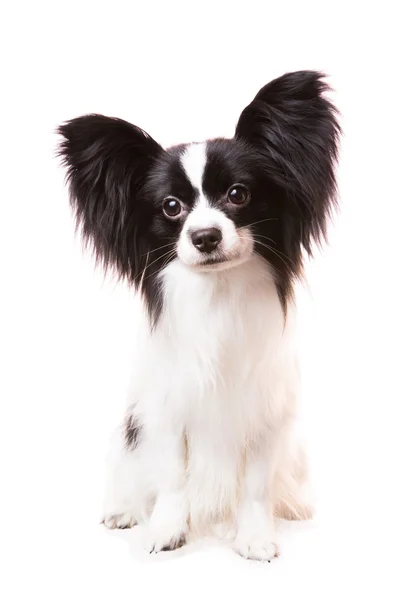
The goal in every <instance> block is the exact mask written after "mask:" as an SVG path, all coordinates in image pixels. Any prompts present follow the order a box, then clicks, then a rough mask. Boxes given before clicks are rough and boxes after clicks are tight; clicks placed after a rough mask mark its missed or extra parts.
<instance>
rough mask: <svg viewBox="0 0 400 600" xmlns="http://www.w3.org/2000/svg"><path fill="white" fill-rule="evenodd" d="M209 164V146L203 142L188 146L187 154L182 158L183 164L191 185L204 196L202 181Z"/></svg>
mask: <svg viewBox="0 0 400 600" xmlns="http://www.w3.org/2000/svg"><path fill="white" fill-rule="evenodd" d="M206 162H207V144H206V142H201V143H199V144H190V145H189V146H187V148H186V150H185V153H184V154H183V155H182V156H181V163H182V166H183V168H184V169H185V173H186V175H187V176H188V179H189V181H190V183H191V184H192V185H193V187H195V188H197V189H198V190H199V193H200V196H201V195H202V188H203V185H202V181H203V175H204V169H205V167H206Z"/></svg>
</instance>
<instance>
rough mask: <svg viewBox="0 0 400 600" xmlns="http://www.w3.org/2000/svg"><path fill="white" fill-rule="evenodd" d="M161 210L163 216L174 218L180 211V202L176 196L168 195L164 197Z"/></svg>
mask: <svg viewBox="0 0 400 600" xmlns="http://www.w3.org/2000/svg"><path fill="white" fill-rule="evenodd" d="M163 211H164V214H165V216H166V217H168V218H169V219H176V218H177V217H179V215H180V214H181V212H182V204H181V203H180V202H179V200H178V199H177V198H174V197H173V196H168V198H165V200H164V204H163Z"/></svg>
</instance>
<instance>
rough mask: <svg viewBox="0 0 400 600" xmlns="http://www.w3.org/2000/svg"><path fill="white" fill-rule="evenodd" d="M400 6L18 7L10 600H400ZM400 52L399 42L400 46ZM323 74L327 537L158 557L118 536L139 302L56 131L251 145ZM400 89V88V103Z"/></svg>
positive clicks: (4, 413)
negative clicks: (336, 140) (85, 224)
mask: <svg viewBox="0 0 400 600" xmlns="http://www.w3.org/2000/svg"><path fill="white" fill-rule="evenodd" d="M394 6H395V2H392V3H389V2H384V1H381V2H379V3H370V2H366V1H365V2H360V3H359V4H358V3H356V2H350V1H349V2H346V3H343V4H342V5H341V4H340V3H339V4H338V3H332V2H330V3H327V2H322V1H321V0H320V1H319V2H315V3H310V2H300V1H299V2H293V4H289V3H286V2H280V3H279V2H266V1H264V2H258V3H255V2H252V1H246V2H243V3H240V2H239V3H236V4H235V3H234V2H233V1H231V2H217V1H216V0H215V1H214V2H212V3H210V4H209V5H208V4H207V2H189V1H187V2H186V3H182V4H181V5H178V4H177V3H176V2H171V1H166V2H158V3H156V2H147V3H145V2H139V1H137V2H129V3H125V4H123V3H120V2H107V3H103V2H100V1H97V2H84V1H83V2H79V3H78V2H52V3H50V2H49V3H48V4H46V3H44V2H19V3H18V2H15V3H11V2H9V3H8V7H7V8H5V9H3V11H2V12H3V15H2V18H1V22H2V29H3V31H2V35H1V44H2V52H1V62H2V68H1V75H0V76H1V83H2V85H1V89H2V91H1V96H0V103H1V105H2V122H1V127H0V145H1V155H2V157H1V175H0V176H1V187H0V192H1V213H0V215H1V218H0V228H1V232H0V243H1V252H0V257H1V285H2V291H1V300H0V301H1V320H2V323H1V343H2V351H3V352H4V356H3V358H2V360H1V367H2V374H1V385H2V394H1V404H0V410H1V415H0V429H1V431H0V444H1V453H0V457H1V463H2V464H1V473H0V482H1V492H0V494H1V495H0V503H1V513H2V514H1V530H0V545H1V553H2V554H3V556H2V558H1V562H0V565H1V567H0V569H1V571H2V575H1V578H0V586H1V587H3V586H4V590H3V591H2V592H1V597H2V598H4V599H5V600H8V599H14V598H24V599H25V598H31V597H36V595H37V596H38V597H40V598H42V599H43V600H47V599H57V600H62V599H64V598H66V599H67V598H68V599H70V598H74V599H77V600H80V599H85V600H86V599H91V598H95V599H99V600H101V599H103V598H112V599H115V600H119V599H123V598H134V597H135V598H138V597H142V598H149V599H152V598H158V597H163V598H165V597H166V598H170V597H171V598H174V599H181V598H194V599H197V598H204V597H207V598H212V599H213V598H230V597H233V598H237V597H238V598H239V597H245V598H246V599H247V598H253V597H254V598H263V597H266V598H272V599H275V598H277V599H279V598H293V597H300V598H303V597H304V598H307V599H310V600H312V599H314V598H315V599H317V598H318V599H319V598H345V599H347V598H349V599H353V598H356V597H360V598H363V597H365V596H369V595H371V596H373V597H380V598H384V599H385V600H386V599H391V598H399V594H400V590H399V587H400V586H399V583H398V576H397V575H396V573H398V568H399V566H398V562H399V558H400V546H399V506H400V504H399V503H400V498H399V492H398V487H399V472H400V469H399V464H398V462H399V458H400V443H399V434H398V430H399V417H400V409H399V404H400V390H399V367H400V365H399V342H398V340H399V333H400V332H399V307H400V297H399V285H398V277H399V259H400V254H399V249H398V243H399V242H398V240H399V235H398V228H399V217H400V211H399V203H400V192H399V184H398V173H399V158H400V153H399V134H400V131H399V118H398V110H399V97H398V94H397V93H396V89H395V88H396V87H397V86H398V82H397V79H398V59H397V64H396V61H395V54H396V53H397V54H399V51H400V49H399V44H398V41H396V37H397V39H398V27H397V26H396V18H395V9H394ZM396 46H397V47H396ZM396 51H397V52H396ZM310 68H311V69H313V68H317V69H322V70H324V71H326V72H327V73H328V74H329V75H330V82H331V84H332V85H333V87H334V88H335V89H336V94H335V96H334V99H335V102H336V103H337V105H338V106H339V108H340V110H341V113H342V125H343V129H344V132H345V135H344V138H343V141H342V152H341V162H340V168H339V171H338V178H339V185H340V194H341V212H340V214H339V215H338V217H337V218H336V220H335V223H334V226H333V228H332V231H331V235H330V246H329V247H328V248H327V249H326V250H325V251H324V253H323V254H322V255H321V256H318V257H317V258H316V260H315V261H314V262H313V263H312V265H311V266H310V268H309V291H304V292H303V293H302V294H301V296H300V298H299V313H300V314H299V323H300V328H301V332H302V336H301V356H302V363H303V372H304V423H305V427H306V428H307V432H308V440H309V446H310V453H311V461H312V467H313V478H314V484H315V488H316V492H317V496H318V514H317V517H316V519H315V521H314V522H313V523H309V524H291V525H283V526H281V527H280V533H281V538H282V539H281V550H282V555H281V557H280V558H279V559H278V560H276V561H275V562H274V563H272V564H270V565H268V564H266V565H264V564H257V563H251V562H249V561H244V560H243V559H241V558H239V557H237V556H236V555H235V554H233V552H232V551H231V550H230V549H229V548H226V547H223V546H222V547H221V546H218V545H216V544H212V543H209V542H205V543H203V544H200V546H199V547H195V548H193V549H192V550H191V549H190V548H189V549H186V550H185V551H183V550H182V551H178V552H176V553H174V554H172V555H169V556H167V557H150V558H149V557H146V556H145V555H144V553H143V552H142V551H141V547H140V530H138V529H136V530H133V531H126V532H122V533H119V534H112V533H108V532H107V531H106V530H105V529H104V528H103V527H100V525H99V524H98V521H99V517H100V509H101V500H102V486H103V468H104V457H105V454H106V452H107V449H108V441H109V436H110V434H111V431H112V429H113V427H114V426H115V425H116V424H117V423H118V420H119V418H120V417H121V414H122V413H121V411H122V407H123V405H124V402H125V398H124V392H125V388H126V385H127V382H128V375H129V365H130V362H131V361H132V360H133V357H132V337H133V336H134V328H135V309H134V302H133V301H132V297H131V292H129V290H127V289H124V288H123V287H122V286H120V285H116V284H115V283H113V282H110V281H104V278H103V277H102V275H101V273H99V272H95V270H94V269H93V263H92V261H91V258H90V257H88V256H85V255H82V252H81V247H80V243H79V241H78V240H76V239H75V238H74V227H73V222H72V218H71V214H70V210H69V207H68V201H67V194H66V190H65V187H64V184H63V173H62V171H61V170H60V168H59V166H58V164H57V160H56V159H55V158H54V148H55V144H56V138H55V136H54V134H53V131H54V129H55V127H56V125H57V124H59V123H60V122H62V121H64V120H66V119H68V118H72V117H75V116H79V115H81V114H84V113H88V112H101V113H104V114H106V115H111V116H118V117H122V118H125V119H127V120H129V121H132V122H134V123H135V124H137V125H140V126H141V127H142V128H144V129H146V130H148V131H149V133H150V134H151V135H152V136H153V137H155V138H156V139H157V140H158V141H159V142H160V143H162V144H163V145H170V144H173V143H177V142H182V141H191V140H202V139H204V138H207V137H212V136H221V135H222V136H223V135H225V136H230V135H232V133H233V131H234V126H235V123H236V120H237V118H238V116H239V113H240V111H241V109H242V108H244V106H245V105H246V104H247V103H248V102H249V101H250V100H251V99H252V97H253V96H254V95H255V93H256V92H257V91H258V89H259V88H260V87H261V86H262V85H264V84H265V83H266V82H267V81H269V80H270V79H272V78H273V77H276V76H278V75H280V74H283V73H284V72H285V71H290V70H296V69H310ZM397 91H398V88H397Z"/></svg>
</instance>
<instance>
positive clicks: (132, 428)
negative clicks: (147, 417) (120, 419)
mask: <svg viewBox="0 0 400 600" xmlns="http://www.w3.org/2000/svg"><path fill="white" fill-rule="evenodd" d="M141 429H142V428H141V426H140V424H139V423H138V421H137V420H136V419H135V417H134V416H133V415H128V416H127V417H126V419H125V423H124V435H125V446H126V447H127V449H128V450H134V449H135V448H137V446H138V444H139V441H140V434H141Z"/></svg>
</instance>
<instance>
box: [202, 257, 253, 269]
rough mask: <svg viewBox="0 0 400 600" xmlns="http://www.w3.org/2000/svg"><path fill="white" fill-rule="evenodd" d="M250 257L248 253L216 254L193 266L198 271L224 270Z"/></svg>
mask: <svg viewBox="0 0 400 600" xmlns="http://www.w3.org/2000/svg"><path fill="white" fill-rule="evenodd" d="M248 258H249V257H248V256H247V255H240V254H235V255H234V256H226V255H216V256H211V257H209V258H206V259H204V260H202V261H200V262H198V263H195V264H193V265H191V266H192V268H194V269H196V270H198V271H222V270H224V269H230V268H232V267H235V266H237V265H239V264H242V263H243V262H245V261H246V260H247V259H248Z"/></svg>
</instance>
